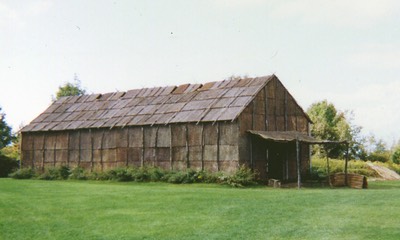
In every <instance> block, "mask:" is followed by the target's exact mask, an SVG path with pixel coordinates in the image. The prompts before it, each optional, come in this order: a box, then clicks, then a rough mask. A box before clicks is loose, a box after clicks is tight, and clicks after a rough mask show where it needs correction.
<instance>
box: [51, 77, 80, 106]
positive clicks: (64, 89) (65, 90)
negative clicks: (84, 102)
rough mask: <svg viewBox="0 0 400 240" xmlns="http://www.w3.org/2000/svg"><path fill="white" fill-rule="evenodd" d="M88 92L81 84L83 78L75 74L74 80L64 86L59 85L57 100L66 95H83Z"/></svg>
mask: <svg viewBox="0 0 400 240" xmlns="http://www.w3.org/2000/svg"><path fill="white" fill-rule="evenodd" d="M84 94H86V90H85V89H84V88H82V86H81V80H79V78H78V75H76V73H75V74H74V82H73V83H70V82H67V83H65V84H64V85H62V86H59V87H58V91H57V93H56V98H55V100H58V99H60V98H61V97H66V96H81V95H84Z"/></svg>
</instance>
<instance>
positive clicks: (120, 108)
mask: <svg viewBox="0 0 400 240" xmlns="http://www.w3.org/2000/svg"><path fill="white" fill-rule="evenodd" d="M274 77H275V76H274V75H271V76H265V77H257V78H246V79H235V80H224V81H219V82H209V83H205V84H184V85H180V86H177V87H176V86H168V87H155V88H143V89H134V90H130V91H127V92H113V93H106V94H91V95H83V96H71V97H62V98H60V99H59V100H57V101H55V102H53V103H52V105H50V107H49V108H47V109H46V111H44V112H43V113H42V114H40V115H39V116H38V117H37V118H36V119H34V120H33V121H32V122H31V123H30V124H29V125H27V126H25V127H24V128H23V129H22V130H21V131H22V132H29V131H33V132H35V131H62V130H73V129H85V128H103V127H106V128H113V127H125V126H138V125H139V126H140V125H154V124H169V123H182V122H196V123H198V122H215V121H234V120H235V119H236V118H237V117H238V116H239V114H240V113H241V112H242V111H243V110H244V109H245V107H246V106H247V105H248V104H249V103H250V102H251V101H252V100H253V99H254V97H255V96H256V95H257V93H258V92H259V91H260V90H261V89H262V88H263V87H264V86H265V85H266V84H267V83H268V82H269V81H270V80H271V79H273V78H274Z"/></svg>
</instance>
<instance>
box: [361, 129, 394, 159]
mask: <svg viewBox="0 0 400 240" xmlns="http://www.w3.org/2000/svg"><path fill="white" fill-rule="evenodd" d="M367 142H368V144H367V145H368V146H367V149H368V151H367V156H366V160H369V161H379V162H387V161H389V160H390V155H391V154H390V150H389V149H388V148H387V145H386V143H385V142H384V141H383V140H382V139H377V138H376V137H375V136H374V135H370V136H369V137H368V141H367Z"/></svg>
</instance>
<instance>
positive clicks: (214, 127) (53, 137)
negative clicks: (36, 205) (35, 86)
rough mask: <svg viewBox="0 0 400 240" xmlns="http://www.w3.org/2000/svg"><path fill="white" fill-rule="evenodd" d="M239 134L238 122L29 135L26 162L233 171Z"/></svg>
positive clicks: (37, 165) (40, 165) (99, 167)
mask: <svg viewBox="0 0 400 240" xmlns="http://www.w3.org/2000/svg"><path fill="white" fill-rule="evenodd" d="M237 136H238V126H237V124H236V123H231V122H226V123H224V122H221V123H215V124H213V123H201V124H194V123H192V124H191V123H188V124H172V125H160V126H146V127H127V128H123V129H118V128H114V129H91V130H79V131H60V132H46V133H24V136H23V137H24V141H23V145H24V148H23V149H24V150H23V155H24V161H23V166H24V167H32V166H34V167H35V168H38V169H40V170H43V169H44V168H46V167H53V166H61V165H68V166H70V167H77V166H81V167H83V168H86V169H88V170H94V171H101V170H107V169H111V168H116V167H125V166H131V167H140V166H156V167H161V168H164V169H172V170H185V169H188V168H191V169H197V170H202V169H204V170H208V171H218V170H221V171H226V172H232V171H234V170H235V169H236V168H237V166H238V161H239V149H238V140H237V139H238V138H237Z"/></svg>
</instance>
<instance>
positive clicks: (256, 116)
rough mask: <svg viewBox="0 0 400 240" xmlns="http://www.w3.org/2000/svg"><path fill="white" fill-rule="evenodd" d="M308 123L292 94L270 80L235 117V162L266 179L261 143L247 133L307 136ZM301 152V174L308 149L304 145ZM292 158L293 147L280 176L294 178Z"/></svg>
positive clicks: (304, 170)
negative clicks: (236, 146)
mask: <svg viewBox="0 0 400 240" xmlns="http://www.w3.org/2000/svg"><path fill="white" fill-rule="evenodd" d="M308 123H309V121H308V119H307V117H306V115H305V114H304V112H303V110H302V109H301V107H300V106H299V105H298V104H297V102H296V101H295V99H294V98H293V97H292V95H291V94H290V93H289V92H288V91H287V90H286V88H285V87H284V86H283V85H282V83H281V82H280V81H279V80H278V79H276V78H274V79H272V80H271V81H269V82H268V83H267V85H266V86H265V87H264V89H263V90H261V91H260V92H259V93H258V94H257V95H256V97H255V98H254V99H253V101H252V102H251V103H250V104H249V105H248V106H247V107H246V108H245V110H244V111H243V112H242V114H241V115H240V116H239V118H238V127H239V143H238V145H239V147H238V150H239V154H238V156H239V163H240V164H245V165H247V166H249V167H252V168H253V169H257V170H258V171H259V173H260V174H261V178H263V177H266V174H267V173H266V170H265V169H266V163H267V162H266V161H267V160H266V159H267V149H266V146H265V142H256V141H251V137H250V136H249V135H248V133H247V130H258V131H300V132H303V133H308ZM301 149H302V151H301V154H302V155H301V168H302V172H303V173H306V172H307V171H306V170H307V167H308V166H309V148H308V146H307V145H304V146H302V147H301ZM286 159H287V161H286ZM295 159H296V152H295V148H294V149H293V150H288V153H287V156H285V162H284V164H283V169H282V173H283V176H285V177H288V178H296V177H297V172H296V161H295Z"/></svg>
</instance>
